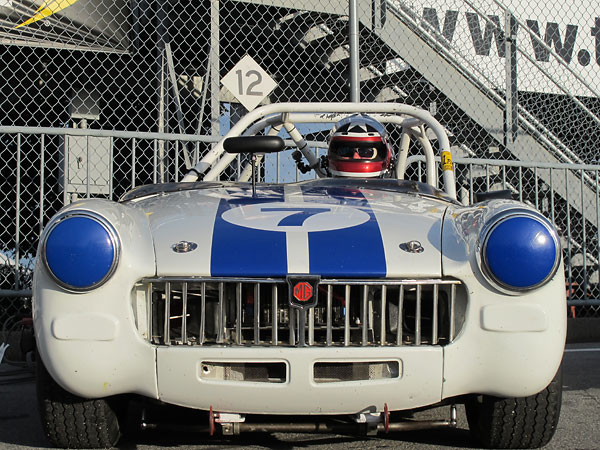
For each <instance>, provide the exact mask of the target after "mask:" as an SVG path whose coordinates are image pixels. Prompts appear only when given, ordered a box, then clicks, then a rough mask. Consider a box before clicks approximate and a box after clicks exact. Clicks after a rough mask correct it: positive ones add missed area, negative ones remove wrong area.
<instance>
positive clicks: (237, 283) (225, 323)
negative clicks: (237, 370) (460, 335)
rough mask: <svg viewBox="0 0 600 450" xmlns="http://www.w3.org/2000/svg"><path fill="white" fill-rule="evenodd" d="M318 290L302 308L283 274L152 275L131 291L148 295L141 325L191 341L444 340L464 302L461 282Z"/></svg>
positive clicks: (167, 339) (165, 337) (342, 283)
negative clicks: (261, 276)
mask: <svg viewBox="0 0 600 450" xmlns="http://www.w3.org/2000/svg"><path fill="white" fill-rule="evenodd" d="M459 288H460V291H459V290H458V289H459ZM318 289H319V291H320V295H319V299H320V300H319V303H318V304H317V306H315V307H314V308H310V309H309V310H308V311H304V312H302V311H300V310H297V309H295V308H293V307H291V306H290V304H289V301H288V298H289V286H288V284H287V282H286V280H285V279H281V280H278V279H265V280H260V279H225V278H224V279H210V278H199V279H194V278H186V279H184V278H181V279H177V278H153V279H147V280H142V281H141V282H140V283H139V284H138V285H137V286H136V288H135V290H134V291H135V292H136V293H137V294H136V295H139V292H146V293H147V294H146V296H147V299H148V308H147V311H148V317H147V318H144V319H146V320H140V324H141V325H140V326H143V327H144V330H140V331H142V332H143V333H144V335H146V334H147V335H148V336H150V337H149V339H150V340H151V342H152V343H154V344H158V345H179V344H183V345H188V346H194V345H220V346H233V345H236V346H276V345H291V346H299V345H309V346H379V347H382V346H400V345H417V346H418V345H446V344H448V343H449V342H452V340H453V339H454V337H455V336H456V333H457V331H458V329H457V326H458V327H460V323H458V325H457V322H456V320H457V314H456V311H455V309H456V305H457V303H458V302H459V299H460V303H459V304H460V305H461V311H463V313H462V314H459V316H458V317H461V316H462V315H463V314H464V310H465V307H464V303H465V302H466V294H465V290H464V288H463V287H462V285H461V284H460V282H459V281H457V280H442V279H434V280H321V283H320V284H319V287H318ZM458 292H460V295H459V294H458ZM301 315H303V316H304V317H302V316H301ZM307 316H308V317H307ZM146 323H147V324H149V325H145V324H146ZM147 326H150V327H151V330H150V333H149V334H148V333H147V329H146V328H147Z"/></svg>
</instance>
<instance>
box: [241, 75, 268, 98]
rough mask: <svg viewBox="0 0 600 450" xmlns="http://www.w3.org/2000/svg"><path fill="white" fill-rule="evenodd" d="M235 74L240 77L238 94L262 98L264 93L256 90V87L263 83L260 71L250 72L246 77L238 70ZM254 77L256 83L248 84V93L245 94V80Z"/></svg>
mask: <svg viewBox="0 0 600 450" xmlns="http://www.w3.org/2000/svg"><path fill="white" fill-rule="evenodd" d="M235 73H236V74H237V76H238V92H239V93H240V95H254V96H262V95H263V93H262V91H257V90H254V88H255V87H256V86H258V85H259V84H260V83H262V75H261V73H260V72H259V71H258V70H249V71H248V72H246V75H245V77H244V76H243V75H242V71H241V70H236V71H235ZM250 77H254V81H252V82H251V83H250V84H248V87H247V88H246V92H244V78H250Z"/></svg>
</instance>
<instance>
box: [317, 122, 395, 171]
mask: <svg viewBox="0 0 600 450" xmlns="http://www.w3.org/2000/svg"><path fill="white" fill-rule="evenodd" d="M391 158H392V150H391V147H390V144H389V142H388V138H387V132H386V131H385V127H384V126H383V125H382V124H381V123H379V122H378V121H376V120H375V119H373V118H372V117H369V116H367V115H366V114H354V115H352V116H349V117H346V118H345V119H342V120H340V121H339V122H338V123H336V124H335V126H334V127H333V129H332V130H331V135H330V138H329V148H328V151H327V159H328V163H329V171H330V172H331V174H332V175H333V176H334V177H383V176H385V174H386V172H387V171H388V169H389V167H390V161H391Z"/></svg>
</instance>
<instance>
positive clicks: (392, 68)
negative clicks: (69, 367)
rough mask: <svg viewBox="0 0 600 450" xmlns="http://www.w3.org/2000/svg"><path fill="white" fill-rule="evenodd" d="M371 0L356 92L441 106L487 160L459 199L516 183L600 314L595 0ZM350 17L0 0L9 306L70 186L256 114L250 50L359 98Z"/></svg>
mask: <svg viewBox="0 0 600 450" xmlns="http://www.w3.org/2000/svg"><path fill="white" fill-rule="evenodd" d="M357 3H358V8H357V11H356V15H357V18H358V21H359V28H358V41H359V58H358V65H359V79H360V99H361V100H362V101H384V102H403V103H407V104H411V105H414V106H418V107H422V108H425V109H428V110H429V111H430V112H431V113H432V114H434V116H435V117H436V118H437V119H438V120H439V121H440V122H441V123H442V124H443V125H444V126H445V127H446V128H447V130H448V132H449V134H450V136H451V142H452V144H453V146H454V149H455V153H456V154H457V155H458V156H459V157H465V158H472V159H473V158H479V159H484V160H486V162H485V163H483V162H482V163H481V164H479V163H477V164H476V163H466V162H465V163H464V164H462V165H460V164H459V165H457V169H456V170H457V179H458V180H459V188H460V192H462V195H463V198H465V199H472V196H473V193H474V192H477V191H480V190H485V189H487V188H488V187H491V188H497V187H499V186H505V185H509V186H510V188H511V189H514V191H515V195H517V196H519V197H521V198H523V199H524V200H525V201H528V202H530V203H531V204H532V205H534V206H536V207H538V208H539V209H540V210H542V212H544V213H545V214H547V215H548V217H550V218H551V219H552V220H554V222H555V223H556V225H557V226H558V227H559V229H560V230H561V234H562V236H563V240H564V242H563V245H564V248H565V261H566V262H567V271H568V272H567V279H568V286H567V288H566V293H567V295H568V296H569V299H570V300H571V305H572V306H573V308H574V309H572V313H573V314H577V315H588V316H600V310H599V307H598V306H597V305H595V304H594V303H593V300H594V299H598V298H600V292H599V290H598V279H597V278H598V258H599V251H598V222H599V221H598V217H597V216H598V211H599V210H598V203H597V202H598V174H597V169H596V164H598V155H597V149H598V148H599V147H600V145H599V144H600V126H599V125H600V119H599V116H600V104H599V98H600V95H598V93H599V92H600V77H599V76H598V75H600V73H599V72H600V68H599V66H600V18H599V17H595V16H594V10H595V8H594V5H595V4H594V2H592V4H591V5H590V4H585V5H584V4H582V3H580V4H573V3H569V2H567V3H558V4H550V3H549V2H536V1H533V2H515V1H506V0H504V1H503V2H501V1H495V0H433V1H431V0H430V1H427V2H425V1H421V0H416V1H406V2H402V1H399V0H387V1H385V0H368V1H358V2H357ZM349 16H350V9H349V3H348V1H347V0H339V1H338V0H303V1H302V0H295V1H283V0H250V1H234V0H221V1H217V0H213V1H208V0H197V1H194V2H190V1H177V0H170V1H167V0H132V1H125V0H110V1H109V0H69V1H54V0H29V1H25V0H23V1H21V0H0V54H1V57H2V62H3V64H2V66H1V67H0V94H1V95H0V113H1V115H0V143H1V145H0V168H1V169H2V173H3V174H7V175H6V176H4V177H3V179H2V184H1V187H0V201H1V202H2V209H1V210H0V218H1V222H0V291H1V292H0V294H1V295H0V302H1V304H0V322H3V321H4V320H8V318H10V317H12V316H14V315H18V314H21V313H27V307H28V306H27V305H28V302H27V297H26V296H25V297H23V295H25V294H26V293H27V289H28V288H29V287H30V284H31V273H32V270H33V265H34V263H35V253H36V247H37V242H38V238H39V235H40V232H41V229H42V228H43V225H44V224H45V223H46V222H47V220H48V219H49V218H50V217H51V216H52V215H53V214H54V213H55V212H56V211H57V210H58V209H59V208H60V207H61V206H62V205H63V204H65V203H68V202H70V201H72V199H74V198H76V197H78V196H79V197H81V196H102V197H106V198H113V199H116V198H118V197H119V196H120V195H122V194H123V193H124V192H125V191H126V190H128V189H130V188H131V187H133V186H137V185H140V184H147V183H153V182H161V181H173V180H178V179H180V178H181V176H182V175H183V174H184V173H185V172H186V168H187V167H189V164H191V163H193V162H195V161H198V160H199V159H200V158H201V157H202V155H204V154H205V153H206V152H207V151H208V150H209V149H210V148H211V145H212V144H213V143H214V142H216V140H218V137H219V136H220V135H222V134H224V133H225V132H226V131H227V129H228V128H229V127H230V126H231V124H232V123H234V122H235V121H236V120H237V118H238V117H240V115H242V114H243V113H244V112H245V109H244V107H243V106H242V105H240V103H238V102H237V101H236V100H235V97H234V94H240V93H245V94H249V95H252V94H254V93H255V92H257V91H256V89H255V90H253V89H252V86H251V83H252V82H253V81H257V78H253V76H256V75H253V74H252V73H250V72H249V71H246V72H237V77H238V78H234V80H237V82H238V87H239V92H231V91H230V90H229V89H227V88H225V87H224V86H223V84H222V83H221V80H222V79H223V77H225V75H226V74H228V73H230V72H231V71H232V70H233V74H234V75H235V74H236V70H235V68H236V64H238V63H239V62H240V61H241V60H242V58H243V57H244V56H246V55H248V56H250V57H251V58H252V59H253V61H254V62H255V63H256V64H257V65H258V66H259V67H260V69H261V70H263V71H264V72H265V73H266V74H268V76H269V77H271V78H272V79H273V80H274V82H275V85H276V86H275V88H274V89H273V90H272V91H270V92H269V93H268V95H267V96H266V97H265V98H264V99H262V102H263V103H267V102H282V101H303V102H317V101H319V102H320V101H330V102H342V101H348V100H349V98H350V81H349V80H350V77H349V65H350V54H351V49H350V39H349V32H348V30H349ZM261 73H262V72H261ZM248 83H249V84H248ZM233 90H235V89H233ZM305 132H306V137H307V138H308V139H310V140H315V141H323V140H324V139H325V137H326V135H327V130H326V129H325V128H323V127H321V128H318V127H315V128H313V129H310V130H308V129H307V130H305ZM397 139H399V135H398V134H394V133H393V132H392V140H397ZM275 158H281V160H284V159H287V158H288V155H287V154H281V155H279V156H277V157H275ZM534 162H535V163H538V164H537V165H532V164H533V163H534ZM564 164H567V166H565V165H564ZM577 164H578V165H577ZM240 166H241V161H239V162H238V163H236V164H234V165H233V166H232V168H230V169H228V170H227V171H226V172H225V173H224V175H223V176H224V177H230V178H237V176H238V175H239V169H237V167H240ZM414 167H415V172H414V173H413V176H414V177H418V176H419V175H418V171H419V169H418V167H419V165H418V164H416V163H415V166H414ZM551 167H552V168H551ZM262 170H263V173H264V177H265V178H264V179H265V180H266V181H293V180H295V179H303V178H305V177H307V176H309V175H303V174H299V173H298V172H297V171H296V170H295V169H294V168H293V166H290V165H283V164H281V161H280V160H278V159H275V160H274V159H270V158H267V159H266V160H265V161H264V162H263V169H262ZM579 300H581V301H582V302H583V303H582V304H581V305H580V304H576V302H575V301H579Z"/></svg>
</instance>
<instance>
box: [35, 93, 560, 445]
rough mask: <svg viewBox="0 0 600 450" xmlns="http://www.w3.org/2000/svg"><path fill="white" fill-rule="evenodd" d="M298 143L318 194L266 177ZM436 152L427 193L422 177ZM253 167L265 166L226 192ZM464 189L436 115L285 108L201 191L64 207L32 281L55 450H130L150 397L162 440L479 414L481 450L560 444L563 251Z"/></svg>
mask: <svg viewBox="0 0 600 450" xmlns="http://www.w3.org/2000/svg"><path fill="white" fill-rule="evenodd" d="M309 123H312V124H314V123H318V124H321V125H322V126H323V124H327V125H325V126H327V127H329V129H330V130H331V131H330V132H329V134H328V137H327V140H326V141H321V142H320V143H319V142H316V141H313V140H310V139H308V138H305V136H304V134H303V133H305V132H306V131H305V130H307V129H308V128H307V125H306V124H309ZM391 129H395V130H396V133H397V134H396V136H400V139H399V144H398V145H394V143H393V142H392V140H391V138H390V134H389V133H390V130H391ZM314 136H315V135H314V134H313V135H311V137H314ZM397 141H398V140H397ZM319 145H320V146H321V147H320V148H322V149H323V150H325V149H326V152H327V154H326V155H325V154H323V155H321V157H319V155H318V152H317V150H318V148H319ZM290 146H296V147H297V150H296V151H295V152H294V153H292V158H291V159H290V164H295V165H296V167H297V168H298V171H299V172H306V173H312V174H313V175H314V178H313V179H307V180H305V181H299V182H291V183H286V184H283V183H275V182H267V181H265V178H264V176H262V175H261V173H262V172H261V170H260V167H261V160H262V161H264V159H265V158H266V157H268V156H269V154H271V153H277V152H282V151H284V149H286V148H288V147H290ZM415 148H416V149H421V151H422V152H423V153H424V154H425V156H426V168H425V169H426V170H425V177H424V182H420V181H416V180H411V179H408V178H409V177H408V176H407V168H406V167H407V156H408V154H409V152H412V151H414V149H415ZM434 148H435V150H434ZM287 153H288V154H289V153H290V152H289V150H287ZM436 153H437V156H436ZM239 154H242V155H243V158H238V155H239ZM285 154H286V153H281V154H280V155H279V156H280V157H282V156H284V155H285ZM246 155H247V156H246ZM234 160H235V161H244V160H247V161H249V163H248V166H245V167H243V168H240V170H239V172H238V173H239V180H238V181H222V173H223V171H224V170H225V169H227V167H229V166H230V164H231V163H232V161H234ZM438 184H441V185H442V188H438ZM455 184H456V182H455V178H454V168H453V163H452V154H451V147H450V143H449V139H448V136H447V134H446V132H445V130H444V128H443V127H442V126H441V125H440V124H439V123H438V122H437V121H436V120H435V119H434V118H433V117H432V116H431V115H430V114H429V113H428V112H427V111H423V110H421V109H417V108H414V107H411V106H407V105H402V104H375V103H360V104H359V103H347V104H342V103H336V104H332V103H328V104H318V103H317V104H306V103H295V104H273V105H267V106H262V107H259V108H258V109H256V110H254V111H252V112H250V113H248V114H247V115H246V116H244V117H243V118H242V119H240V121H239V122H238V123H237V124H236V125H235V126H233V127H232V128H231V130H230V131H229V133H228V134H227V135H226V136H224V137H223V139H222V140H221V141H220V142H219V143H218V144H217V145H215V147H214V148H213V149H212V150H210V151H209V152H208V153H206V154H205V155H204V157H203V158H202V159H201V160H200V161H198V163H197V164H196V165H195V166H194V167H193V168H191V169H190V170H189V172H188V173H187V174H186V175H185V177H184V178H183V179H182V181H180V182H169V183H164V184H154V185H146V186H140V187H138V188H135V189H133V190H132V191H130V192H128V193H127V194H125V195H124V196H123V197H122V198H121V199H120V200H119V201H109V200H106V199H98V198H96V199H93V198H92V199H86V200H81V201H76V202H74V203H72V204H70V205H68V206H66V207H64V208H63V209H62V210H61V211H60V212H59V213H58V214H57V215H56V216H55V217H54V218H52V219H51V220H50V221H49V223H48V224H47V226H46V228H45V231H44V232H43V235H42V237H41V239H40V247H39V251H38V260H37V266H36V270H35V276H34V285H33V297H34V324H35V332H36V339H37V346H38V350H39V357H40V358H39V364H38V381H37V383H38V397H39V405H40V413H41V417H42V422H43V425H44V429H45V432H46V434H47V436H48V438H49V440H50V441H51V443H52V444H53V445H55V446H59V447H110V446H112V445H114V444H116V442H117V441H118V439H119V438H120V436H121V435H122V433H123V431H124V430H125V426H124V423H125V422H126V421H127V420H126V418H127V416H128V415H129V417H130V418H131V414H132V413H131V409H130V410H129V412H128V405H131V403H132V399H136V402H137V403H138V404H139V403H141V404H142V405H147V406H142V407H141V411H142V414H141V415H140V417H141V419H140V420H139V424H141V426H142V427H145V428H150V427H154V426H160V424H159V423H157V422H156V423H155V422H153V421H152V420H150V419H149V418H148V415H146V414H145V413H144V411H146V410H147V409H146V408H151V407H156V406H163V407H170V406H169V405H173V406H177V407H183V408H187V409H189V410H195V411H196V412H195V414H201V415H202V417H204V418H205V422H202V423H199V422H196V425H197V427H196V429H198V428H200V429H201V430H203V431H205V434H204V435H201V434H199V435H198V436H204V437H202V439H209V437H208V436H209V435H213V434H237V433H243V432H246V431H256V430H261V431H284V430H289V431H299V432H302V431H304V432H306V431H308V432H321V431H327V432H331V433H354V432H372V433H377V432H379V433H386V432H398V431H401V430H409V429H422V428H427V427H452V426H456V405H461V404H464V405H465V408H466V413H467V418H468V423H469V427H470V430H471V432H472V434H473V436H474V438H475V439H477V440H478V441H479V445H483V446H486V447H499V448H517V447H518V448H527V447H536V448H537V447H539V446H542V445H544V444H545V443H547V442H548V441H549V440H550V439H551V437H552V435H553V434H554V431H555V428H556V425H557V422H558V419H559V413H560V403H561V389H562V387H561V378H560V366H561V359H562V354H563V349H564V343H565V334H566V307H565V290H564V286H565V283H564V273H563V263H562V257H561V248H560V240H559V236H558V234H557V231H556V229H555V228H554V226H553V225H552V223H550V222H549V221H548V220H547V219H546V218H545V217H544V216H543V215H541V214H540V213H539V212H538V211H536V210H535V209H534V208H532V207H531V206H529V205H527V204H524V203H519V202H518V201H515V200H512V199H511V198H510V197H511V196H510V195H509V194H510V193H507V192H491V193H487V194H483V195H480V196H478V198H477V200H478V201H477V202H475V203H474V204H469V205H465V204H463V203H461V202H459V201H457V199H456V186H455ZM443 405H445V406H444V407H445V408H446V410H447V411H448V415H447V416H443V417H439V418H435V419H418V415H417V414H414V413H415V412H417V411H419V412H420V411H422V410H423V409H426V408H437V407H440V406H443ZM148 410H149V409H148ZM198 411H200V412H201V413H198ZM190 413H192V411H190ZM203 420H204V419H203ZM129 421H131V420H129Z"/></svg>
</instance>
